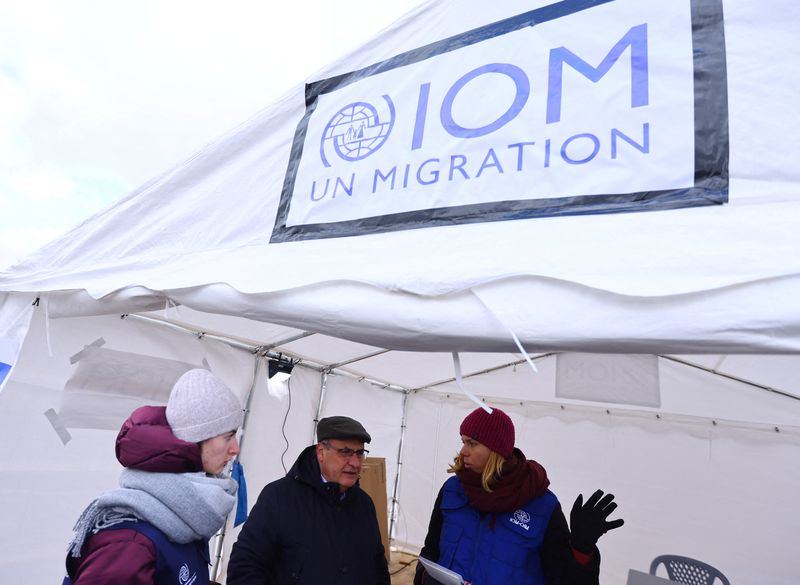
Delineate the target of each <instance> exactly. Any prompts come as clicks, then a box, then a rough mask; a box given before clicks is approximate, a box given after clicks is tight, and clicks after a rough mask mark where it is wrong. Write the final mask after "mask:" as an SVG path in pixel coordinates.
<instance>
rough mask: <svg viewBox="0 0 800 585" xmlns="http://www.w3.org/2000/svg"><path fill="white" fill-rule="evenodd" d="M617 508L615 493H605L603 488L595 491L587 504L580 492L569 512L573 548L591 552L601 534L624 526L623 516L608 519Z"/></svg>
mask: <svg viewBox="0 0 800 585" xmlns="http://www.w3.org/2000/svg"><path fill="white" fill-rule="evenodd" d="M616 508H617V504H616V503H615V502H614V495H613V494H606V495H603V490H597V491H596V492H594V493H593V494H592V495H591V497H590V498H589V499H588V500H586V503H585V504H584V503H583V494H578V497H577V498H576V499H575V503H574V504H573V505H572V511H571V512H570V514H569V528H570V533H571V535H572V538H571V543H572V548H574V549H575V550H577V551H578V552H582V553H584V554H590V553H591V552H592V550H593V549H594V545H595V544H596V543H597V540H598V539H599V538H600V537H601V536H603V535H604V534H605V533H606V532H608V531H609V530H614V529H615V528H619V527H620V526H622V525H623V524H624V523H625V521H624V520H623V519H621V518H620V519H618V520H612V521H610V522H609V521H608V520H607V518H608V517H609V515H610V514H611V513H612V512H613V511H614V510H616Z"/></svg>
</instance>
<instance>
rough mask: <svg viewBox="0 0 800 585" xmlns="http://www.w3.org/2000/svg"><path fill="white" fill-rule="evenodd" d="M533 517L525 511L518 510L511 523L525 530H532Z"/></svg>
mask: <svg viewBox="0 0 800 585" xmlns="http://www.w3.org/2000/svg"><path fill="white" fill-rule="evenodd" d="M530 521H531V515H530V514H528V513H527V512H526V511H525V510H517V511H516V512H514V517H513V518H511V523H512V524H516V525H517V526H521V527H522V528H524V529H525V530H530V528H531V527H530Z"/></svg>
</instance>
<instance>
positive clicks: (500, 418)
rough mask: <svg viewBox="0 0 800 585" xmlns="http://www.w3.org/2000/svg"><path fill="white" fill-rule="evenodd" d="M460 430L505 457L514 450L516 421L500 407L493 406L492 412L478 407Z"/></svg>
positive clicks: (509, 455)
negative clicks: (512, 420)
mask: <svg viewBox="0 0 800 585" xmlns="http://www.w3.org/2000/svg"><path fill="white" fill-rule="evenodd" d="M460 432H461V434H462V435H464V436H467V437H469V438H471V439H475V440H476V441H478V442H479V443H483V444H484V445H486V446H487V447H489V449H491V450H492V451H494V452H496V453H499V454H500V455H502V456H503V457H505V458H508V457H511V452H512V451H513V450H514V423H513V422H511V418H509V416H508V415H507V414H506V413H505V412H503V411H502V410H500V409H499V408H493V409H492V414H489V413H488V412H486V411H485V410H484V409H482V408H476V409H475V410H473V411H472V412H471V413H470V414H469V415H467V418H465V419H464V422H462V423H461V429H460Z"/></svg>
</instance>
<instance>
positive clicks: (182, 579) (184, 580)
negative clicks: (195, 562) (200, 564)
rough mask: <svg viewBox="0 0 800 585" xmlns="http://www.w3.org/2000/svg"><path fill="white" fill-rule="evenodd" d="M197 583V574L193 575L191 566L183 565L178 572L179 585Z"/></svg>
mask: <svg viewBox="0 0 800 585" xmlns="http://www.w3.org/2000/svg"><path fill="white" fill-rule="evenodd" d="M196 581H197V574H196V573H194V574H192V573H191V571H190V570H189V565H187V564H186V563H183V565H182V566H181V568H180V570H179V571H178V585H194V584H195V582H196Z"/></svg>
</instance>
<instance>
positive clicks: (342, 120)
mask: <svg viewBox="0 0 800 585" xmlns="http://www.w3.org/2000/svg"><path fill="white" fill-rule="evenodd" d="M382 97H383V99H384V102H385V103H384V104H381V105H380V106H381V107H380V110H379V108H378V107H375V106H373V105H372V104H369V103H367V102H355V103H352V104H348V105H346V106H345V107H343V108H342V109H340V110H339V111H338V112H336V114H334V115H333V117H332V118H331V119H330V121H329V122H328V124H327V125H326V126H325V130H324V131H323V133H322V140H321V141H320V145H319V156H320V159H322V164H324V165H325V166H326V167H330V166H331V163H330V162H329V158H330V157H331V153H332V152H333V153H335V154H336V155H337V156H338V157H339V158H340V159H342V160H344V161H357V160H362V159H365V158H367V157H368V156H369V155H371V154H373V153H374V152H376V151H377V150H378V149H379V148H380V147H381V146H383V145H384V143H385V142H386V139H387V138H389V134H391V132H392V126H394V120H395V111H394V104H393V103H392V100H391V98H390V97H389V96H388V95H384V96H382Z"/></svg>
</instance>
